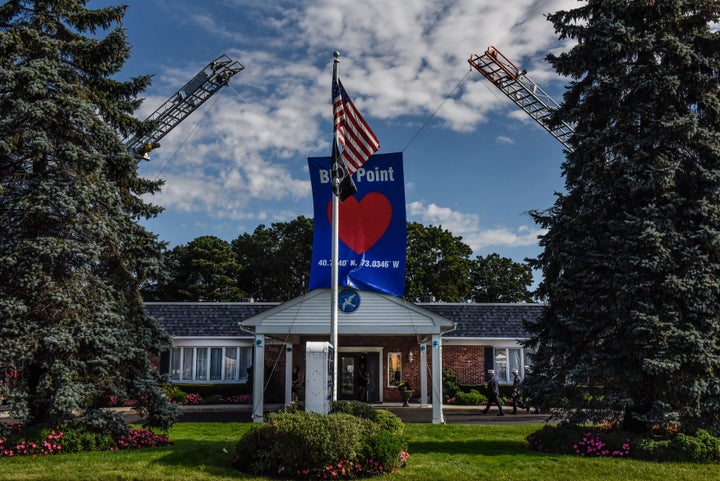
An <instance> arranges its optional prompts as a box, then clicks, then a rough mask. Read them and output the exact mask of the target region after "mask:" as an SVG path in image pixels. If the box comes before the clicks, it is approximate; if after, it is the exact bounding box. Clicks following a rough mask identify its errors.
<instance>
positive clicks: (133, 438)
mask: <svg viewBox="0 0 720 481" xmlns="http://www.w3.org/2000/svg"><path fill="white" fill-rule="evenodd" d="M168 444H170V441H169V439H168V437H167V436H166V435H164V434H155V433H153V432H152V431H150V430H148V429H136V428H129V429H128V431H127V434H122V435H120V436H118V437H117V439H113V438H112V437H110V436H109V435H106V434H100V433H94V432H90V431H87V430H84V429H81V428H72V427H65V428H57V429H49V430H48V429H43V430H42V431H40V432H39V433H38V434H35V435H33V434H31V433H27V434H25V433H24V432H23V426H21V425H19V424H9V425H6V426H5V427H4V428H0V458H2V457H13V456H33V457H35V456H41V455H43V456H44V455H49V454H60V453H65V452H78V451H104V450H111V451H117V450H121V449H140V448H147V447H152V446H165V445H168Z"/></svg>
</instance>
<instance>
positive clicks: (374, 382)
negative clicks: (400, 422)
mask: <svg viewBox="0 0 720 481" xmlns="http://www.w3.org/2000/svg"><path fill="white" fill-rule="evenodd" d="M339 357H340V366H339V367H340V370H339V373H338V378H339V379H338V383H339V384H340V386H339V391H338V399H341V400H345V401H365V402H376V401H379V400H380V395H379V390H378V386H379V384H378V372H379V365H378V363H379V362H380V361H379V360H380V355H379V354H378V353H376V352H369V353H365V352H341V353H339Z"/></svg>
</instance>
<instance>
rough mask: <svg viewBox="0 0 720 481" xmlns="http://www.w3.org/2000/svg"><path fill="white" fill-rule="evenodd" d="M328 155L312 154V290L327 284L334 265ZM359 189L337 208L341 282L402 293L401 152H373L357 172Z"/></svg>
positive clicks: (403, 194) (359, 287)
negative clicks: (375, 153)
mask: <svg viewBox="0 0 720 481" xmlns="http://www.w3.org/2000/svg"><path fill="white" fill-rule="evenodd" d="M331 161H332V159H331V158H330V157H308V166H309V168H310V181H311V183H312V190H313V205H314V212H315V220H314V232H313V250H312V263H311V266H310V282H309V285H308V289H309V290H313V289H320V288H329V287H330V282H331V267H332V197H331V196H332V195H333V193H332V188H331V184H330V165H331ZM353 177H354V180H355V185H356V186H357V193H355V194H354V195H352V196H351V197H348V198H347V199H345V201H344V202H341V203H340V206H339V214H338V217H339V220H340V223H339V224H338V237H339V249H338V285H339V286H347V287H353V288H355V289H359V290H363V291H374V292H381V293H384V294H391V295H393V296H398V297H402V296H403V295H404V292H405V256H406V243H407V234H406V221H405V181H404V175H403V162H402V153H399V152H398V153H392V154H378V155H374V156H372V157H371V158H370V159H369V160H368V161H367V162H366V163H365V164H364V165H363V166H362V167H361V168H359V169H358V170H357V171H356V172H355V174H354V175H353Z"/></svg>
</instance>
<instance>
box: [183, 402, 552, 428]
mask: <svg viewBox="0 0 720 481" xmlns="http://www.w3.org/2000/svg"><path fill="white" fill-rule="evenodd" d="M373 406H374V407H375V408H376V409H386V410H388V411H390V412H392V413H393V414H395V415H397V416H398V417H399V418H400V419H402V420H403V422H405V423H427V424H430V423H432V407H431V406H428V407H422V406H420V404H410V406H408V407H402V405H401V403H382V404H374V405H373ZM282 407H283V406H282V405H280V404H272V405H266V406H265V410H266V413H268V412H272V411H278V410H280V409H282ZM180 408H181V411H182V413H183V414H182V416H180V418H179V419H178V422H251V421H252V416H251V406H250V405H247V404H236V405H233V404H218V405H213V406H202V405H200V406H181V407H180ZM484 409H485V406H455V405H445V406H443V415H444V417H445V423H446V424H542V423H544V422H545V421H546V420H547V418H548V416H547V415H545V414H526V413H525V411H524V410H519V411H518V414H516V415H513V414H511V413H512V408H508V407H506V408H505V410H504V414H505V415H504V416H498V415H497V412H498V411H497V408H495V407H493V408H492V409H491V410H490V412H489V413H488V414H487V415H485V414H483V413H482V412H483V410H484Z"/></svg>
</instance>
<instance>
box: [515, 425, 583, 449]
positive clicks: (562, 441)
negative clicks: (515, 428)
mask: <svg viewBox="0 0 720 481" xmlns="http://www.w3.org/2000/svg"><path fill="white" fill-rule="evenodd" d="M587 429H588V428H586V427H582V426H578V425H575V424H568V423H560V424H558V425H556V426H543V427H542V429H540V430H539V431H535V432H534V433H532V434H530V435H529V436H528V437H527V441H528V443H529V444H530V447H531V448H533V449H535V450H536V451H542V452H545V453H557V454H576V453H575V449H574V448H573V445H574V444H576V443H578V442H579V441H580V440H581V439H582V435H583V432H585V431H587Z"/></svg>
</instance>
